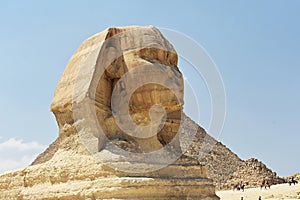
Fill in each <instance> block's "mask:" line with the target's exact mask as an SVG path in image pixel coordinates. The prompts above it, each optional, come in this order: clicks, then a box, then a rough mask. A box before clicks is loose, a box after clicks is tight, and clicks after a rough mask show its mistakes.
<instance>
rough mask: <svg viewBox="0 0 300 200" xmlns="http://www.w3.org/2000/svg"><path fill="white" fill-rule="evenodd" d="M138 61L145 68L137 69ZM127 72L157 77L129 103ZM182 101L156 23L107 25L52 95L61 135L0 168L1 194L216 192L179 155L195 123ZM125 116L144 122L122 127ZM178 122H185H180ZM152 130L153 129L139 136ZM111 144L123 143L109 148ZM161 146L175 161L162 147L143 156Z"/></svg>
mask: <svg viewBox="0 0 300 200" xmlns="http://www.w3.org/2000/svg"><path fill="white" fill-rule="evenodd" d="M119 34H121V35H122V36H121V37H120V35H119ZM115 35H117V36H118V37H114V36H115ZM110 59H111V60H110ZM141 66H146V67H145V68H142V70H138V71H137V72H136V71H135V69H137V68H140V67H141ZM105 67H107V68H105ZM162 69H164V70H163V71H161V70H162ZM130 72H132V74H133V75H132V77H134V78H135V79H134V80H135V81H137V82H139V81H141V82H142V81H143V80H144V79H147V78H149V77H151V78H153V82H154V83H152V82H150V83H148V84H142V85H143V86H142V87H139V88H136V90H134V92H133V93H132V94H130V97H131V98H130V99H129V102H128V103H129V106H127V107H128V109H127V107H125V108H124V106H123V103H124V102H123V101H122V100H123V99H125V98H126V94H124V93H122V92H123V91H128V90H126V89H128V88H130V87H133V86H130V84H129V85H128V84H127V82H126V81H123V79H122V77H124V76H125V74H126V73H130ZM162 72H163V73H162ZM132 77H131V78H132ZM129 78H130V77H129ZM157 81H161V82H159V83H163V84H157ZM131 83H132V84H133V83H135V82H134V81H133V82H131ZM164 84H166V85H168V86H169V87H170V88H169V89H166V88H165V87H163V85H164ZM113 89H115V90H116V91H119V92H117V96H114V93H113V91H114V90H113ZM155 104H159V105H160V106H161V107H162V108H164V112H162V109H161V108H160V107H153V105H155ZM112 105H115V106H112ZM182 105H183V80H182V76H181V73H180V72H179V70H178V68H177V54H176V52H175V50H174V49H173V47H172V45H171V44H170V43H169V42H168V41H167V40H166V39H165V38H164V37H163V36H162V35H161V33H160V32H159V31H158V30H157V29H156V28H154V27H121V28H110V29H107V30H105V31H103V32H100V33H98V34H96V35H94V36H93V37H91V38H88V39H87V40H86V41H84V42H83V43H82V44H81V45H80V47H79V48H78V49H77V51H76V52H75V53H74V55H73V56H72V57H71V59H70V61H69V63H68V65H67V67H66V69H65V71H64V73H63V76H62V78H61V79H60V81H59V84H58V86H57V88H56V91H55V95H54V97H53V101H52V104H51V111H52V112H53V113H54V115H55V117H56V120H57V123H58V126H59V137H58V139H57V140H56V141H55V142H54V143H53V144H52V145H50V147H49V148H48V149H47V150H46V151H45V152H44V153H43V154H41V155H40V156H39V157H38V158H37V159H36V160H35V161H34V163H33V165H32V166H29V167H26V168H24V169H20V170H16V171H13V172H10V173H6V174H3V175H0V199H5V200H8V199H18V200H27V199H28V200H29V199H35V200H41V199H43V200H58V199H59V200H70V199H72V200H81V199H91V200H96V199H205V200H216V199H219V198H218V197H217V196H216V195H215V188H214V185H213V182H212V180H211V179H208V178H207V175H208V174H207V170H206V168H205V167H204V166H203V165H200V164H199V162H198V161H197V160H196V159H193V158H191V157H189V156H185V155H181V150H182V149H184V144H181V145H180V143H179V142H180V141H181V140H182V139H183V140H184V136H183V135H184V134H190V135H192V134H193V131H194V130H195V128H198V126H197V125H196V126H195V127H193V126H192V124H190V123H192V122H191V120H189V119H188V118H186V117H185V116H184V115H183V114H182ZM126 109H127V110H126ZM149 111H150V114H149ZM115 113H118V116H121V119H116V116H115V115H114V114H115ZM127 115H129V116H130V117H131V119H132V121H133V122H134V123H135V124H136V125H139V127H141V126H144V127H148V128H149V129H145V132H134V133H133V134H132V135H128V134H126V133H127V132H126V131H124V129H121V128H120V127H119V125H120V124H119V121H122V120H124V119H126V116H127ZM123 117H124V118H123ZM118 120H119V121H118ZM164 121H165V123H164ZM182 121H184V124H186V126H189V127H180V125H181V123H182ZM127 123H129V121H126V123H125V124H127ZM97 124H98V125H100V126H101V128H102V131H103V133H102V132H101V131H100V129H99V127H98V126H97ZM161 124H164V126H163V127H161ZM190 125H191V127H190ZM130 128H131V127H129V129H130ZM142 128H143V127H142ZM159 128H161V129H159ZM152 129H155V131H158V134H155V135H152V136H151V137H145V138H143V137H142V138H141V137H140V136H149V135H151V134H152V132H151V131H149V130H152ZM141 130H144V129H141ZM196 130H197V129H196ZM177 132H179V134H178V136H177V135H176V133H177ZM139 134H140V135H139ZM137 136H139V137H137ZM182 143H184V142H182ZM83 144H84V145H83ZM169 144H170V145H169ZM115 146H117V147H120V149H117V150H114V151H111V149H112V147H115ZM161 148H163V149H165V152H166V153H167V154H163V155H168V154H170V157H171V158H173V157H175V158H176V160H174V162H172V163H168V160H167V157H162V156H161V155H160V154H157V155H156V154H155V155H154V156H153V155H152V154H149V155H150V156H149V157H151V158H152V159H150V161H149V160H145V159H146V157H145V156H144V155H148V153H149V152H150V153H152V152H155V151H156V150H158V149H161ZM122 149H123V150H122ZM124 150H126V152H133V153H136V154H133V156H128V155H127V154H125V155H124V154H123V153H122V152H123V151H124ZM91 154H92V155H94V157H93V156H92V155H91ZM129 155H131V154H129ZM178 155H181V156H179V157H177V156H178ZM97 156H98V157H99V158H101V159H100V160H96V159H95V157H97ZM152 168H153V169H157V170H149V169H152ZM120 169H122V170H120ZM141 171H144V172H143V173H142V172H141Z"/></svg>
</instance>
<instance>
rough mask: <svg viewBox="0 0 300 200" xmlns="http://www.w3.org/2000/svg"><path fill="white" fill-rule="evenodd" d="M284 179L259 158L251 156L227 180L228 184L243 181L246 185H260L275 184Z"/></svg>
mask: <svg viewBox="0 0 300 200" xmlns="http://www.w3.org/2000/svg"><path fill="white" fill-rule="evenodd" d="M284 182H285V181H284V179H283V178H280V177H278V176H277V174H276V173H275V172H273V171H272V170H270V169H269V168H267V166H266V165H265V164H263V163H262V162H260V161H258V160H257V159H254V158H250V159H248V160H246V161H245V162H244V163H243V164H242V165H241V166H239V168H238V169H237V170H236V172H234V173H233V175H232V177H231V178H230V180H228V181H227V185H228V186H233V185H234V184H238V183H242V184H245V185H246V187H260V186H262V184H263V183H267V184H263V186H265V185H275V184H280V183H284Z"/></svg>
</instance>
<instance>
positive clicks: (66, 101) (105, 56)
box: [51, 27, 183, 152]
mask: <svg viewBox="0 0 300 200" xmlns="http://www.w3.org/2000/svg"><path fill="white" fill-rule="evenodd" d="M104 35H105V36H104ZM97 38H99V39H97ZM101 39H102V40H103V43H102V44H98V43H97V42H99V41H100V40H101ZM95 41H97V42H95ZM90 42H92V45H91V43H90ZM86 44H87V45H86ZM94 45H95V46H94ZM97 45H98V46H101V49H100V51H99V53H98V55H97V56H91V55H89V54H93V53H94V52H93V51H89V49H91V48H92V49H93V48H97ZM79 49H80V51H79V52H76V53H75V54H74V56H73V57H72V58H71V61H70V63H71V64H69V65H68V66H67V68H66V70H65V73H64V75H63V76H62V78H61V80H60V81H59V84H58V86H57V89H56V92H55V95H54V98H53V101H52V106H51V110H52V112H53V113H54V114H55V116H56V118H57V120H58V123H59V124H60V125H61V126H62V125H63V124H64V123H65V122H70V121H72V120H74V119H73V118H74V116H73V115H72V110H73V109H74V107H76V106H77V105H80V104H82V103H83V102H86V101H91V103H94V105H95V110H96V115H97V118H98V123H99V124H100V126H101V129H102V131H103V132H104V133H105V135H106V136H107V138H108V139H109V140H116V139H117V140H122V141H123V142H124V141H125V142H131V143H133V144H134V145H135V146H136V148H135V149H136V150H139V151H142V152H149V151H154V150H157V149H160V148H161V147H162V146H164V145H165V144H168V143H170V142H171V141H172V140H173V139H174V137H175V135H176V134H177V132H178V129H179V126H180V120H181V114H182V107H183V79H182V75H181V73H180V71H179V69H178V67H177V61H178V56H177V53H176V52H175V50H174V48H173V46H172V45H171V44H170V43H169V42H168V41H167V40H166V39H165V38H164V37H163V36H162V34H161V33H160V32H159V30H158V29H156V28H155V27H122V28H109V29H107V30H106V31H104V32H101V33H99V34H98V35H97V36H96V38H93V39H89V40H87V41H86V42H84V43H83V44H82V45H81V47H80V48H79ZM87 58H88V59H90V60H91V61H89V62H88V64H86V62H87V61H86V59H87ZM93 62H94V64H91V63H93ZM74 65H75V66H74ZM78 73H79V75H78ZM82 74H83V75H82ZM125 74H126V75H127V76H124V75H125ZM78 76H79V77H78ZM80 76H82V77H80ZM87 77H89V78H90V80H87ZM122 77H123V78H122ZM67 88H70V89H73V90H74V88H75V90H77V88H78V89H80V91H78V96H77V95H75V96H71V95H70V94H71V93H72V91H70V92H66V90H67ZM113 91H114V94H113ZM130 92H132V93H131V94H129V93H130ZM82 94H86V95H85V96H82ZM126 97H127V99H128V102H127V105H126V103H125V104H124V99H126ZM112 106H113V107H112ZM113 114H115V115H117V116H118V118H117V119H116V117H114V115H113ZM68 118H69V119H68ZM116 120H118V123H116ZM130 121H131V125H130V123H129V122H130ZM118 124H119V125H118ZM120 124H121V127H120ZM122 124H123V125H124V126H126V127H125V128H124V126H123V127H122ZM130 126H131V127H130ZM124 129H125V130H124ZM128 133H130V134H128ZM94 135H96V136H97V137H98V138H99V150H100V149H102V148H103V145H105V140H104V139H103V138H102V137H101V134H99V133H95V134H94ZM140 136H142V137H140ZM149 136H152V137H149ZM146 138H147V139H146ZM175 143H177V149H179V145H178V142H175V141H174V144H175Z"/></svg>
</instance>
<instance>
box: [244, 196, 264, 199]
mask: <svg viewBox="0 0 300 200" xmlns="http://www.w3.org/2000/svg"><path fill="white" fill-rule="evenodd" d="M241 200H244V197H241ZM258 200H262V198H261V196H259V197H258Z"/></svg>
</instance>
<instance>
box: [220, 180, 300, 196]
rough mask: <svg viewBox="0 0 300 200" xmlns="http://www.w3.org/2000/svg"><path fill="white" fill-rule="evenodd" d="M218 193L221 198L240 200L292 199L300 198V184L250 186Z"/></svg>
mask: <svg viewBox="0 0 300 200" xmlns="http://www.w3.org/2000/svg"><path fill="white" fill-rule="evenodd" d="M216 193H217V195H218V196H219V197H220V198H221V200H240V199H241V197H243V199H244V200H258V197H259V196H261V199H262V200H264V199H268V200H278V199H284V200H292V199H300V184H297V185H295V186H294V185H292V186H289V184H287V183H285V184H278V185H273V186H271V188H270V189H260V188H250V189H245V191H244V192H242V191H232V190H227V191H217V192H216Z"/></svg>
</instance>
